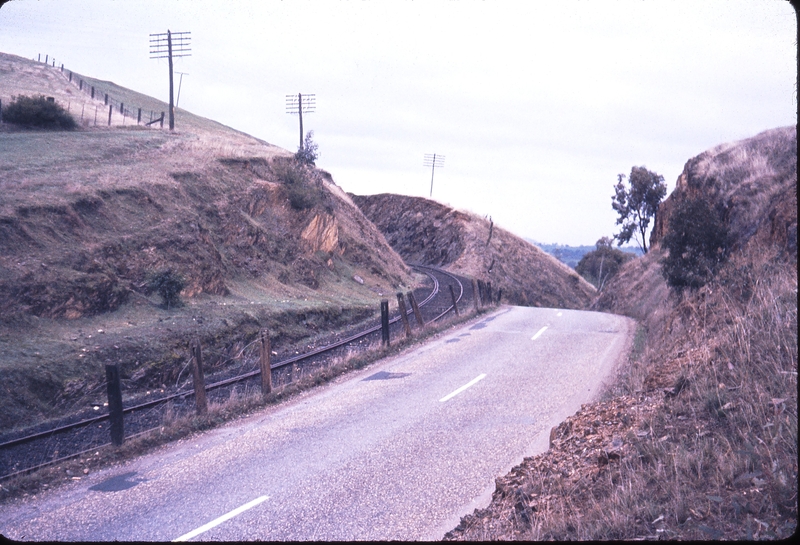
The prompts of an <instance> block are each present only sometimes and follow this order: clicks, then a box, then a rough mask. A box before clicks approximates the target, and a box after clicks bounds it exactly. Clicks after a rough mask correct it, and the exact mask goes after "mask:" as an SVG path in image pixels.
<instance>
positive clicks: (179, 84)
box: [175, 72, 189, 109]
mask: <svg viewBox="0 0 800 545" xmlns="http://www.w3.org/2000/svg"><path fill="white" fill-rule="evenodd" d="M178 74H180V75H181V79H179V80H178V98H176V99H175V108H176V109H177V108H178V104H180V103H181V85H183V76H188V75H189V74H187V73H186V72H178Z"/></svg>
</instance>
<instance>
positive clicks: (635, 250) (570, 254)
mask: <svg viewBox="0 0 800 545" xmlns="http://www.w3.org/2000/svg"><path fill="white" fill-rule="evenodd" d="M525 240H527V241H528V242H530V243H531V244H535V245H536V246H538V247H539V248H541V249H542V250H544V251H545V252H547V253H548V254H550V255H552V256H553V257H555V258H556V259H558V260H559V261H561V262H562V263H565V264H567V265H569V266H570V267H572V268H573V269H574V268H575V267H576V266H577V265H578V263H579V262H580V260H581V258H582V257H583V256H584V254H587V253H589V252H591V251H592V250H594V249H595V246H594V245H592V246H569V245H567V244H544V243H541V242H536V241H535V240H533V239H531V238H526V239H525ZM615 247H616V246H615ZM620 250H622V251H623V252H628V253H631V254H634V255H636V256H637V257H639V256H641V255H642V254H643V252H642V250H641V248H639V247H637V246H622V247H620Z"/></svg>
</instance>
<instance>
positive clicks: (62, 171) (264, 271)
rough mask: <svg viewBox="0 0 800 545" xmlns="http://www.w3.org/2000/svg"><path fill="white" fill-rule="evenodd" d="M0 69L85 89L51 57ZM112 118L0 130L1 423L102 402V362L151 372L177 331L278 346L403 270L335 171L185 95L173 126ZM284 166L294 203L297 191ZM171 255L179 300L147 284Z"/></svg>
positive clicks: (122, 95)
mask: <svg viewBox="0 0 800 545" xmlns="http://www.w3.org/2000/svg"><path fill="white" fill-rule="evenodd" d="M0 71H1V72H2V74H3V79H2V82H3V87H2V91H1V92H2V93H7V92H10V93H13V94H28V95H32V94H45V95H48V96H55V97H57V100H59V101H62V100H64V99H66V98H68V97H72V98H75V97H76V96H79V97H80V100H84V101H85V100H89V101H91V99H87V97H86V96H85V95H81V93H80V92H79V91H78V90H77V88H76V87H75V86H74V85H72V84H70V83H69V82H68V81H67V79H65V78H64V77H63V76H62V74H61V73H60V72H59V71H58V70H57V69H54V68H52V67H50V68H48V67H46V66H43V65H42V64H38V63H34V62H32V61H28V60H26V59H22V58H20V57H15V56H12V55H5V54H0ZM84 79H85V80H87V81H91V80H89V79H88V78H84ZM102 83H103V85H104V88H108V89H113V90H114V92H115V93H117V98H118V99H124V100H126V101H130V102H131V103H140V104H142V105H143V106H146V105H147V104H149V103H148V102H147V101H148V100H149V101H150V103H153V105H154V107H160V106H157V104H156V103H157V101H154V99H151V98H149V97H144V96H143V95H139V94H138V93H135V92H133V91H130V90H126V89H123V88H121V87H118V86H115V85H114V84H112V83H110V82H102ZM2 99H3V101H4V103H5V100H6V98H5V94H4V95H3V96H2ZM100 103H101V104H102V100H101V101H100ZM73 112H74V108H73ZM119 121H120V123H119V124H117V123H114V124H112V127H110V128H109V127H97V128H95V127H94V126H88V127H83V128H81V129H80V130H78V131H75V132H71V133H66V132H42V131H29V130H3V131H0V192H2V195H3V199H2V201H0V306H2V308H3V309H4V311H3V313H2V315H1V316H0V380H2V382H3V384H4V386H5V387H6V388H7V395H4V396H2V401H0V430H5V429H8V428H10V427H11V426H16V425H20V424H28V423H32V422H36V421H38V420H41V419H45V418H51V417H55V416H59V415H61V414H63V413H64V412H65V411H67V410H70V408H84V407H86V406H88V405H89V404H90V403H94V402H96V401H97V400H96V399H92V400H89V399H88V398H87V392H94V393H93V394H92V395H93V396H94V397H95V398H96V397H100V398H101V399H100V401H101V404H102V380H103V376H104V375H103V367H102V366H103V365H104V364H105V363H111V362H113V363H119V364H121V365H122V375H123V378H124V379H125V380H124V385H125V386H126V388H127V389H128V390H127V391H134V390H135V389H136V388H139V387H141V388H150V387H161V386H162V385H164V384H170V383H171V382H172V383H174V382H175V381H176V377H177V375H178V374H179V372H180V369H181V366H182V364H183V363H184V361H185V359H186V357H187V355H188V349H187V345H188V339H189V338H190V337H194V336H198V337H200V338H201V340H202V342H203V343H204V345H205V348H204V352H207V353H208V357H207V360H208V362H209V365H210V366H211V368H212V369H211V370H213V369H214V366H221V365H224V363H225V362H226V361H228V359H229V357H230V356H232V355H234V354H236V353H238V351H239V350H240V349H241V347H242V346H244V345H245V344H247V342H249V340H251V339H252V338H253V337H254V336H255V335H256V333H257V331H258V329H259V328H261V327H268V328H269V329H270V330H271V333H272V336H273V345H274V346H275V347H276V350H283V349H288V347H289V346H290V345H293V344H297V343H303V342H309V341H311V340H312V338H313V337H314V336H315V335H318V334H320V333H322V332H323V331H325V330H327V329H330V328H337V327H344V326H346V325H349V324H350V323H351V322H352V321H353V320H361V319H364V318H366V317H369V316H372V315H374V314H375V312H376V310H377V308H378V304H379V301H380V298H381V294H383V293H393V292H394V291H396V290H397V289H399V288H402V289H405V288H406V287H408V286H410V285H411V284H413V283H414V282H415V277H414V276H412V275H411V274H410V272H409V270H408V269H407V267H406V266H405V264H404V263H403V261H402V259H401V258H400V257H399V256H398V255H397V254H396V253H395V252H394V251H393V250H392V249H391V248H390V247H389V246H388V244H387V243H386V241H385V240H384V238H383V235H382V234H381V233H380V232H379V231H378V230H377V229H376V228H375V226H373V225H372V224H371V223H370V222H369V221H368V220H367V219H366V218H365V217H364V216H363V214H361V212H360V211H359V209H358V208H357V207H356V206H355V205H354V204H353V203H352V201H351V200H350V199H349V197H347V195H346V194H345V193H344V192H343V191H341V189H339V188H338V187H337V186H336V184H335V183H334V182H333V179H332V178H331V176H330V174H328V173H326V172H324V171H321V170H316V169H309V168H305V167H298V166H296V165H294V164H293V162H292V160H291V155H292V154H291V153H290V152H288V151H286V150H283V149H281V148H278V147H276V146H272V145H270V144H267V143H266V142H262V141H260V140H258V139H255V138H252V137H250V136H248V135H245V134H243V133H240V132H238V131H234V130H233V129H229V128H227V127H224V126H222V125H220V124H218V123H215V122H213V121H210V120H205V119H203V118H200V117H198V116H194V115H192V114H189V113H188V112H183V111H179V115H178V120H177V127H178V130H176V131H175V132H170V131H168V130H159V129H156V128H151V129H145V128H142V127H138V128H136V127H129V126H122V124H121V121H122V120H121V119H120V120H119ZM128 122H130V119H129V120H128ZM6 128H8V127H6ZM290 176H294V177H295V179H297V180H299V182H298V184H299V185H297V184H295V189H298V187H299V190H300V191H302V192H304V195H305V196H307V197H309V198H310V199H311V200H308V201H306V202H307V205H304V206H301V207H296V206H292V203H291V199H290V197H291V195H290V188H289V184H288V183H287V180H288V179H289V177H290ZM167 268H170V269H173V270H174V271H175V272H177V273H179V274H180V275H182V276H183V277H185V278H186V281H187V282H186V288H185V289H184V291H183V293H182V297H183V299H184V301H185V302H186V305H185V306H183V307H181V308H173V309H169V310H165V309H161V308H158V304H159V303H160V301H159V300H158V296H157V295H154V294H150V293H148V292H147V290H146V285H147V281H148V278H149V276H150V275H151V274H153V273H156V272H158V271H160V270H164V269H167ZM355 275H358V276H359V277H361V278H362V279H363V280H364V282H363V283H360V282H356V281H355V280H354V279H353V277H354V276H355ZM100 331H102V333H101V332H100Z"/></svg>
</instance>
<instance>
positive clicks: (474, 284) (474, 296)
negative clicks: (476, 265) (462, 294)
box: [472, 278, 481, 312]
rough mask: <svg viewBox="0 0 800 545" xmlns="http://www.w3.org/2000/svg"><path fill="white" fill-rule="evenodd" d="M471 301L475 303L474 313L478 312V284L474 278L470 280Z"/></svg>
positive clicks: (479, 305)
mask: <svg viewBox="0 0 800 545" xmlns="http://www.w3.org/2000/svg"><path fill="white" fill-rule="evenodd" d="M472 299H473V300H474V303H475V312H478V310H479V309H480V307H481V304H480V300H479V295H478V282H477V281H476V280H475V279H474V278H473V279H472Z"/></svg>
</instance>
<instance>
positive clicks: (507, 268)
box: [353, 194, 595, 308]
mask: <svg viewBox="0 0 800 545" xmlns="http://www.w3.org/2000/svg"><path fill="white" fill-rule="evenodd" d="M353 200H354V201H355V203H356V204H357V205H358V206H359V207H360V208H361V210H362V211H363V212H364V214H365V215H366V216H367V217H368V218H369V219H370V220H371V221H372V222H373V223H374V224H375V225H377V226H378V228H379V229H380V230H381V231H382V232H383V234H384V236H385V237H386V240H387V241H388V242H389V244H391V245H392V247H393V248H394V249H395V250H396V251H397V252H398V253H399V254H400V255H401V256H402V257H403V259H405V260H406V261H407V262H409V263H423V264H429V265H437V266H441V267H444V268H446V269H447V270H449V271H451V272H454V273H457V274H462V275H464V276H468V277H473V278H476V279H480V280H483V281H485V282H491V283H492V286H493V289H494V290H497V289H500V290H502V298H503V302H506V303H509V304H514V305H525V306H540V307H559V308H586V307H587V306H588V305H589V303H590V302H591V300H592V297H593V295H594V293H595V289H594V287H593V286H592V285H591V284H589V283H588V282H586V281H585V280H584V279H583V278H581V277H580V276H579V275H578V274H577V273H575V271H573V270H572V269H570V268H569V267H568V266H566V265H564V264H563V263H561V262H560V261H558V260H557V259H556V258H554V257H552V256H550V255H549V254H547V253H545V252H543V251H542V250H540V249H539V248H537V247H536V246H534V245H533V244H530V243H529V242H527V241H525V240H523V239H521V238H520V237H517V236H516V235H514V234H512V233H509V232H508V231H506V230H505V229H502V228H500V227H498V226H497V225H494V224H493V223H491V222H490V221H488V220H486V219H484V218H480V217H478V216H476V215H475V214H470V213H465V212H461V211H459V210H455V209H453V208H450V207H448V206H445V205H443V204H440V203H437V202H435V201H432V200H428V199H423V198H420V197H407V196H403V195H393V194H381V195H369V196H353Z"/></svg>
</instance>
